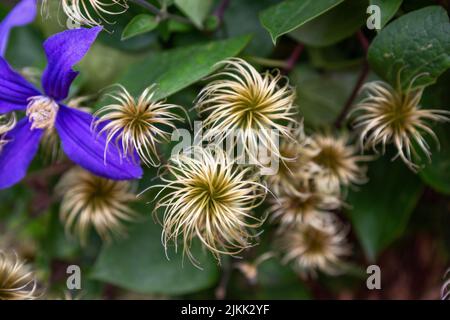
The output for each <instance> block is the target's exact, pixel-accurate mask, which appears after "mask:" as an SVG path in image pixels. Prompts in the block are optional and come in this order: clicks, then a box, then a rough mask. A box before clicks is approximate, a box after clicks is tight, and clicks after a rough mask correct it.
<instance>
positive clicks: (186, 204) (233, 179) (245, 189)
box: [155, 147, 266, 264]
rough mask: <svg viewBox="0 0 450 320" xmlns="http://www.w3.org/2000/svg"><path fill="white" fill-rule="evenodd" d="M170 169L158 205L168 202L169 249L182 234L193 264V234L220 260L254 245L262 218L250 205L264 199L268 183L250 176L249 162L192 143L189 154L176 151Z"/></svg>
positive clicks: (166, 236) (165, 235) (165, 232)
mask: <svg viewBox="0 0 450 320" xmlns="http://www.w3.org/2000/svg"><path fill="white" fill-rule="evenodd" d="M167 170H168V176H167V177H165V176H163V177H162V180H163V181H164V182H165V183H166V184H163V185H161V186H159V187H161V188H162V189H161V191H160V192H159V193H158V196H157V197H159V198H160V199H159V201H158V203H157V206H156V209H155V212H156V210H157V209H158V208H160V207H162V208H164V217H163V223H162V224H163V229H164V230H163V237H162V239H163V243H164V246H165V248H166V250H167V246H168V243H169V242H170V241H173V242H174V243H175V247H176V246H177V239H178V237H182V239H183V244H184V249H183V254H186V255H187V256H188V257H189V259H190V260H191V261H192V262H193V263H194V264H195V263H196V260H195V258H194V257H193V256H192V254H191V252H190V247H191V243H192V240H193V239H194V237H197V238H199V239H200V241H201V242H202V244H203V245H204V247H206V248H207V249H208V250H210V251H211V252H212V253H213V255H214V256H215V257H216V258H217V259H218V260H219V256H220V254H227V255H234V254H238V253H239V252H241V251H242V250H244V249H246V248H248V247H249V246H251V245H252V243H251V240H252V239H253V238H255V237H256V234H255V232H253V231H254V229H255V228H258V227H259V226H260V225H261V224H262V222H263V219H262V220H260V219H258V218H256V217H254V216H253V215H252V209H254V208H255V207H257V206H258V205H259V204H260V203H261V202H262V201H263V200H264V198H265V195H266V188H265V187H264V186H263V185H261V184H260V183H258V181H256V178H252V175H250V174H249V173H250V172H249V170H250V169H249V168H246V169H240V168H238V167H236V166H235V165H234V164H233V163H232V161H231V160H230V159H229V158H228V157H227V156H226V154H225V153H224V152H223V151H222V150H220V149H218V148H216V149H212V148H208V149H203V148H199V147H194V148H192V150H191V154H186V153H184V154H178V155H174V156H172V158H171V159H170V162H169V164H168V165H167ZM163 192H165V194H164V195H162V193H163Z"/></svg>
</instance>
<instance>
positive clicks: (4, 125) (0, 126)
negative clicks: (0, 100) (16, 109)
mask: <svg viewBox="0 0 450 320" xmlns="http://www.w3.org/2000/svg"><path fill="white" fill-rule="evenodd" d="M3 119H5V116H4V115H0V152H1V151H2V148H3V146H4V145H5V144H7V143H8V140H6V139H4V135H5V134H6V133H7V132H8V131H9V130H11V129H12V128H14V127H15V126H16V117H15V115H14V114H13V116H12V117H10V118H9V119H8V120H7V121H6V122H4V121H3Z"/></svg>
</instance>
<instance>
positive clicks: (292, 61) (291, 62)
mask: <svg viewBox="0 0 450 320" xmlns="http://www.w3.org/2000/svg"><path fill="white" fill-rule="evenodd" d="M304 48H305V46H304V45H303V44H302V43H298V44H297V45H296V46H295V48H294V50H292V53H291V55H290V56H289V57H288V58H287V60H286V67H285V68H284V70H283V71H284V73H285V74H287V73H289V72H291V71H292V69H294V67H295V65H296V63H297V61H298V59H299V58H300V55H301V54H302V52H303V49H304Z"/></svg>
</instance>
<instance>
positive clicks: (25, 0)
mask: <svg viewBox="0 0 450 320" xmlns="http://www.w3.org/2000/svg"><path fill="white" fill-rule="evenodd" d="M36 2H37V0H22V1H21V2H19V3H18V4H17V5H16V6H15V7H14V8H13V9H12V10H11V12H10V13H9V14H8V15H7V16H6V17H5V19H3V21H2V22H1V23H0V57H3V56H4V55H5V51H6V45H7V44H8V39H9V33H10V31H11V29H12V28H14V27H19V26H23V25H26V24H29V23H31V22H33V20H34V18H35V17H36V12H37V4H36Z"/></svg>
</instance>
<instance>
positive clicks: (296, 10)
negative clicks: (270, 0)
mask: <svg viewBox="0 0 450 320" xmlns="http://www.w3.org/2000/svg"><path fill="white" fill-rule="evenodd" d="M342 1H343V0H321V1H317V0H286V1H283V2H281V3H279V4H277V5H275V6H272V7H270V8H268V9H266V10H264V11H263V12H261V15H260V20H261V23H262V25H263V26H264V28H266V29H267V30H268V31H269V33H270V35H271V37H272V41H273V42H274V43H275V42H276V40H277V39H278V37H280V36H281V35H283V34H286V33H288V32H290V31H293V30H294V29H296V28H298V27H300V26H302V25H303V24H305V23H306V22H308V21H311V20H312V19H314V18H316V17H318V16H320V15H321V14H323V13H325V12H326V11H328V10H330V9H331V8H333V7H334V6H337V5H338V4H339V3H341V2H342Z"/></svg>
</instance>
